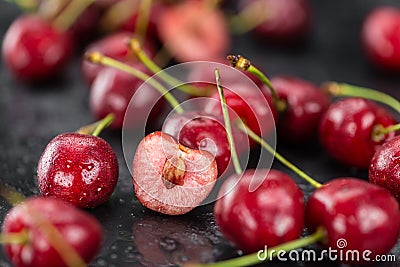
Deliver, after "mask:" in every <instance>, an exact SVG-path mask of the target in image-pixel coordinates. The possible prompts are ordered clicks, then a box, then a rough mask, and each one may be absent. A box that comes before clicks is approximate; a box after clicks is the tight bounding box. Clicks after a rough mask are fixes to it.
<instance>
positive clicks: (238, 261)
mask: <svg viewBox="0 0 400 267" xmlns="http://www.w3.org/2000/svg"><path fill="white" fill-rule="evenodd" d="M325 238H326V232H325V230H324V229H322V228H319V229H318V230H317V231H316V232H315V233H313V234H311V235H309V236H306V237H303V238H299V239H297V240H293V241H290V242H287V243H284V244H281V245H278V246H275V247H272V248H268V250H267V251H266V252H267V255H264V253H265V251H264V252H263V253H260V252H256V253H253V254H249V255H245V256H242V257H238V258H234V259H230V260H226V261H220V262H217V263H212V264H189V265H187V266H191V267H206V266H207V267H234V266H250V265H254V264H258V263H261V262H264V261H267V260H271V259H272V258H274V257H275V256H276V255H278V253H282V252H290V251H292V250H295V249H299V248H302V247H305V246H308V245H311V244H314V243H316V242H318V241H323V240H324V239H325ZM264 258H265V260H264Z"/></svg>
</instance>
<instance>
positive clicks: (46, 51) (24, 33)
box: [3, 15, 73, 81]
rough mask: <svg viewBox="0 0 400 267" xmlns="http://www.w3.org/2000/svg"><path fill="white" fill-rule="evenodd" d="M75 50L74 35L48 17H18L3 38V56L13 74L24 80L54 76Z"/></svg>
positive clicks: (36, 79)
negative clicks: (60, 29)
mask: <svg viewBox="0 0 400 267" xmlns="http://www.w3.org/2000/svg"><path fill="white" fill-rule="evenodd" d="M72 51H73V42H72V38H71V36H70V35H69V34H68V33H66V32H60V31H58V30H57V29H55V28H54V27H53V26H52V25H51V24H50V23H49V22H47V21H46V20H44V19H42V18H40V17H38V16H35V15H25V16H21V17H19V18H18V19H16V20H15V21H14V22H13V23H12V24H11V26H10V28H9V29H8V30H7V33H6V34H5V36H4V41H3V58H4V61H5V63H6V65H7V67H8V68H9V69H10V70H11V72H12V73H13V75H14V76H15V77H16V78H18V79H21V80H27V81H38V80H44V79H46V78H51V77H52V75H54V74H56V73H57V72H59V71H60V70H61V68H62V67H63V66H64V65H65V64H66V62H67V60H68V59H69V58H70V56H71V54H72Z"/></svg>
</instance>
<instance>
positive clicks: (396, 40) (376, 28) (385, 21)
mask: <svg viewBox="0 0 400 267" xmlns="http://www.w3.org/2000/svg"><path fill="white" fill-rule="evenodd" d="M399 32H400V9H399V8H396V7H389V6H381V7H378V8H375V9H374V10H372V11H371V12H370V13H369V14H368V16H367V17H366V19H365V21H364V24H363V28H362V33H361V38H362V44H363V46H364V49H365V52H366V54H367V56H368V57H369V59H370V60H371V61H372V62H373V63H374V64H375V65H376V66H378V67H381V68H384V69H388V70H400V35H399Z"/></svg>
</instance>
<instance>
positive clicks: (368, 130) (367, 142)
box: [319, 98, 396, 168]
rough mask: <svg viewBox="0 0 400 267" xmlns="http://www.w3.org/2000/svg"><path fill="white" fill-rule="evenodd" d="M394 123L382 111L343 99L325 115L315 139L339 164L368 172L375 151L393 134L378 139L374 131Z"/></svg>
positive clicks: (386, 113) (364, 101)
mask: <svg viewBox="0 0 400 267" xmlns="http://www.w3.org/2000/svg"><path fill="white" fill-rule="evenodd" d="M395 123H396V121H395V119H394V118H393V116H392V115H391V114H390V113H389V112H388V111H387V110H386V109H384V108H383V107H380V106H378V105H377V104H375V103H373V102H371V101H369V100H365V99H361V98H346V99H343V100H339V101H338V102H336V103H333V104H332V105H331V106H330V107H329V109H328V110H327V111H326V113H325V115H324V116H323V117H322V119H321V123H320V126H319V136H320V140H321V143H322V145H323V146H324V147H325V149H326V150H327V151H328V152H329V154H330V155H331V156H332V157H333V158H335V159H336V160H338V161H339V162H342V163H344V164H346V165H349V166H353V167H357V168H368V167H369V165H370V161H371V159H372V157H373V155H374V153H375V151H376V150H377V148H378V147H379V146H380V145H382V144H383V143H384V142H385V140H388V139H390V138H392V137H393V136H395V132H389V133H387V134H383V135H380V134H378V132H377V130H378V129H379V127H387V126H390V125H393V124H395Z"/></svg>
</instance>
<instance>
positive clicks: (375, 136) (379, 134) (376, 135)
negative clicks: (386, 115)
mask: <svg viewBox="0 0 400 267" xmlns="http://www.w3.org/2000/svg"><path fill="white" fill-rule="evenodd" d="M398 130H400V123H399V124H395V125H390V126H387V127H384V126H383V125H382V124H378V125H375V127H374V128H373V129H372V140H373V141H375V142H380V141H382V140H383V139H384V138H385V135H386V134H388V133H391V132H395V131H398Z"/></svg>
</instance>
